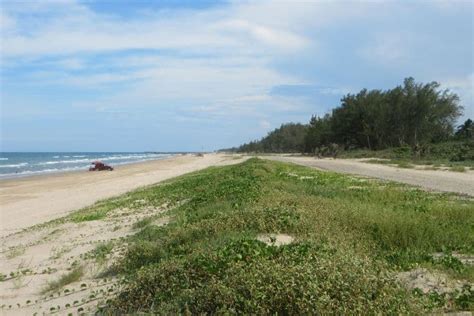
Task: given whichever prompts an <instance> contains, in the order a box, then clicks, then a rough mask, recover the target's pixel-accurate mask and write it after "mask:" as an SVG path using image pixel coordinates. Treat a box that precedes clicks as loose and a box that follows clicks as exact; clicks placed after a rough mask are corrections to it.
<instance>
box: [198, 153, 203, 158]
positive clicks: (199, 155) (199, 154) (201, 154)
mask: <svg viewBox="0 0 474 316" xmlns="http://www.w3.org/2000/svg"><path fill="white" fill-rule="evenodd" d="M196 157H204V154H203V153H197V154H196Z"/></svg>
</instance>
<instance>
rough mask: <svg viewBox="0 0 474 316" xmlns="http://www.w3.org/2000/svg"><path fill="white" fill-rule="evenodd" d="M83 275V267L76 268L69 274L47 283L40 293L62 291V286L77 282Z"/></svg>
mask: <svg viewBox="0 0 474 316" xmlns="http://www.w3.org/2000/svg"><path fill="white" fill-rule="evenodd" d="M83 275H84V267H83V266H77V267H75V268H73V269H72V270H71V271H70V272H68V273H66V274H64V275H62V276H61V277H60V278H59V279H58V280H56V281H52V282H49V283H48V285H47V286H46V287H45V288H44V289H43V291H42V293H43V294H44V293H49V292H54V291H57V290H60V289H62V288H63V287H64V286H66V285H68V284H71V283H73V282H76V281H79V280H80V279H81V277H82V276H83Z"/></svg>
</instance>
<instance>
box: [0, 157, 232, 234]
mask: <svg viewBox="0 0 474 316" xmlns="http://www.w3.org/2000/svg"><path fill="white" fill-rule="evenodd" d="M238 161H239V160H232V158H231V157H230V156H225V155H220V154H208V155H205V156H204V157H197V156H195V155H181V156H175V157H172V158H168V159H163V160H154V161H148V162H143V163H136V164H130V165H123V166H118V167H117V168H116V169H115V170H114V171H113V172H108V171H102V172H88V171H80V172H67V173H59V174H52V175H42V176H33V177H27V178H16V179H8V180H1V181H0V219H1V224H0V236H5V235H8V234H10V233H14V232H17V231H19V230H21V229H24V228H27V227H30V226H33V225H36V224H40V223H43V222H46V221H49V220H52V219H55V218H58V217H61V216H64V215H66V214H67V213H69V212H70V211H73V210H77V209H80V208H83V207H86V206H88V205H91V204H93V203H94V202H96V201H98V200H102V199H105V198H109V197H113V196H116V195H120V194H123V193H125V192H128V191H130V190H133V189H136V188H138V187H141V186H146V185H151V184H154V183H157V182H160V181H163V180H166V179H169V178H173V177H176V176H179V175H182V174H185V173H188V172H193V171H196V170H200V169H203V168H207V167H209V166H215V165H223V164H228V163H233V162H238Z"/></svg>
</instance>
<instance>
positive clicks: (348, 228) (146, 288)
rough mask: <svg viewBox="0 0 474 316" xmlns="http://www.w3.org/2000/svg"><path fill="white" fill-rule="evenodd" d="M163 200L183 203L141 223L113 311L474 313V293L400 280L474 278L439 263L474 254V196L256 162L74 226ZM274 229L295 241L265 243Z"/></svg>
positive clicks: (156, 189) (185, 181)
mask: <svg viewBox="0 0 474 316" xmlns="http://www.w3.org/2000/svg"><path fill="white" fill-rule="evenodd" d="M137 201H139V202H140V203H137ZM163 204H166V205H171V206H173V205H174V206H175V207H170V209H169V210H168V211H167V215H168V216H171V217H172V218H173V221H172V222H171V223H169V224H168V225H166V226H159V225H155V224H153V221H152V220H150V219H148V218H145V219H143V220H142V221H139V222H137V223H136V224H135V225H134V228H135V229H136V230H137V232H136V233H135V234H134V235H132V236H130V237H129V238H128V239H126V241H125V242H126V245H127V250H126V252H125V255H124V256H123V257H122V258H121V259H120V260H119V261H118V262H117V263H116V264H115V265H114V266H113V267H112V268H113V269H114V271H116V272H118V273H119V274H120V275H122V276H124V277H125V279H126V281H125V283H124V285H123V287H122V288H121V292H120V293H119V294H118V296H117V297H116V298H115V299H113V300H112V301H110V302H109V303H108V304H107V306H105V307H104V308H103V310H102V311H103V312H109V313H119V314H120V313H136V312H149V313H160V314H184V313H192V314H214V313H223V314H225V313H244V314H246V313H252V314H301V313H303V314H313V313H321V314H325V313H332V314H334V313H335V314H347V313H350V314H358V313H368V314H380V313H383V314H391V313H392V314H395V313H396V314H400V313H401V314H406V313H414V314H419V313H427V312H432V311H438V310H442V309H445V310H452V309H465V308H471V307H473V305H472V302H471V296H469V295H472V293H471V292H467V294H466V293H464V294H462V295H461V294H459V293H458V294H453V296H452V297H442V298H440V296H439V295H436V294H433V293H431V294H430V293H427V294H423V293H420V291H411V290H408V289H406V288H405V287H404V286H403V285H402V284H400V283H399V282H398V281H397V273H399V272H401V271H409V270H411V269H415V268H418V267H426V268H427V269H430V270H433V271H438V272H442V273H446V274H449V275H450V277H452V278H454V279H456V278H457V279H459V280H461V281H463V282H464V281H466V282H473V281H474V273H473V268H472V266H468V265H464V264H463V263H462V262H460V261H459V260H458V261H459V262H458V261H456V260H455V259H452V260H447V259H446V260H445V259H443V260H444V261H443V260H441V261H437V260H435V258H434V257H433V254H435V253H445V254H446V256H445V257H443V258H450V257H449V255H450V254H451V253H462V254H465V255H472V254H473V253H474V247H473V245H474V232H473V230H472V227H473V225H474V204H473V202H472V200H470V199H469V198H463V197H461V196H458V195H454V194H445V193H443V194H434V193H428V192H424V191H421V190H419V189H416V188H413V187H410V186H407V185H402V184H396V183H390V182H379V181H376V180H372V179H366V178H361V177H354V176H346V175H340V174H336V173H331V172H321V171H317V170H314V169H310V168H306V167H301V166H296V165H291V164H285V163H281V162H274V161H267V160H260V159H255V158H253V159H249V160H247V161H246V162H243V163H241V164H238V165H233V166H225V167H211V168H208V169H206V170H203V171H199V172H195V173H191V174H188V175H185V176H181V177H178V178H175V179H173V180H169V181H166V182H164V183H162V184H160V185H157V186H151V187H147V188H144V189H140V190H137V191H134V192H131V193H128V194H126V195H123V196H121V197H118V198H115V199H110V200H107V201H103V202H100V203H98V204H97V205H96V206H93V207H90V208H88V209H85V210H81V211H79V212H78V213H76V214H73V215H71V217H70V219H71V220H73V221H78V219H79V220H80V221H83V220H91V218H97V217H99V218H103V217H104V216H107V214H108V212H109V211H110V210H113V209H115V208H127V209H131V210H133V209H134V208H140V207H157V208H158V207H160V206H161V205H163ZM94 214H100V216H93V215H94ZM262 234H274V235H275V236H278V234H283V235H284V236H290V237H292V239H293V240H294V241H293V242H292V243H290V244H286V245H281V246H276V245H274V244H265V243H264V242H262V241H260V240H259V236H261V235H262ZM463 295H464V296H463ZM466 295H467V296H466ZM466 297H467V298H466ZM466 302H467V303H466ZM466 304H467V305H466ZM466 306H467V307H466Z"/></svg>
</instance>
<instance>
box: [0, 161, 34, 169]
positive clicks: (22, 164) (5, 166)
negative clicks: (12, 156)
mask: <svg viewBox="0 0 474 316" xmlns="http://www.w3.org/2000/svg"><path fill="white" fill-rule="evenodd" d="M26 165H28V163H27V162H22V163H18V164H12V165H0V168H20V167H24V166H26Z"/></svg>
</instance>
